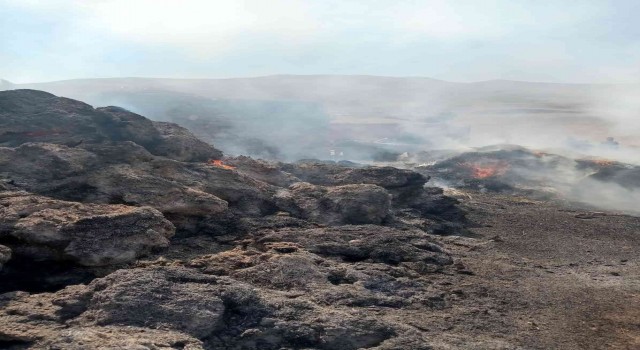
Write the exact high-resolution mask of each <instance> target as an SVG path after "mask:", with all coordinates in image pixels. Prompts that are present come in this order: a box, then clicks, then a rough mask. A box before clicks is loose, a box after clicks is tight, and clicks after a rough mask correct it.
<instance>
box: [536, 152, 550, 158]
mask: <svg viewBox="0 0 640 350" xmlns="http://www.w3.org/2000/svg"><path fill="white" fill-rule="evenodd" d="M533 155H534V156H535V157H536V158H542V157H544V156H548V155H549V153H546V152H542V151H534V152H533Z"/></svg>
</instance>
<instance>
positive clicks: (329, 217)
mask: <svg viewBox="0 0 640 350" xmlns="http://www.w3.org/2000/svg"><path fill="white" fill-rule="evenodd" d="M276 198H277V201H276V204H277V205H278V207H279V208H281V209H284V210H286V211H287V212H289V213H291V214H292V215H294V216H296V217H300V218H303V219H306V220H310V221H313V222H319V223H324V224H330V225H344V224H381V223H382V222H383V221H384V220H385V218H387V217H388V216H389V215H390V212H389V208H390V206H391V201H390V199H391V197H390V195H389V193H388V192H387V191H385V190H384V189H383V188H381V187H379V186H376V185H345V186H333V187H324V186H315V185H312V184H310V183H306V182H298V183H295V184H293V185H291V187H290V188H289V190H281V191H279V192H278V194H277V195H276Z"/></svg>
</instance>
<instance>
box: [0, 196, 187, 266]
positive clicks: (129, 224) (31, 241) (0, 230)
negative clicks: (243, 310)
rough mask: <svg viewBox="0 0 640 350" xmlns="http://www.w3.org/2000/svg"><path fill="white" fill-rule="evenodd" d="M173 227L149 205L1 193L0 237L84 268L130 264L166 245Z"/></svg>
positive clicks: (27, 252)
mask: <svg viewBox="0 0 640 350" xmlns="http://www.w3.org/2000/svg"><path fill="white" fill-rule="evenodd" d="M174 231H175V228H174V227H173V225H172V224H171V223H170V222H169V221H167V220H166V219H165V218H164V217H163V216H162V214H161V213H160V212H158V211H157V210H155V209H153V208H150V207H131V206H124V205H96V204H81V203H74V202H65V201H59V200H53V199H50V198H46V197H41V196H34V195H30V194H28V193H26V192H1V193H0V240H5V239H11V240H12V241H13V242H14V243H13V250H14V252H15V253H16V254H19V255H23V256H29V257H31V258H33V259H35V260H57V261H64V260H71V261H73V262H76V263H78V264H80V265H83V266H104V265H115V264H123V263H128V262H131V261H133V260H135V259H136V258H138V257H139V256H141V255H144V254H145V253H149V252H150V251H151V250H152V249H157V248H166V247H167V246H168V245H169V238H170V237H171V236H172V235H173V233H174Z"/></svg>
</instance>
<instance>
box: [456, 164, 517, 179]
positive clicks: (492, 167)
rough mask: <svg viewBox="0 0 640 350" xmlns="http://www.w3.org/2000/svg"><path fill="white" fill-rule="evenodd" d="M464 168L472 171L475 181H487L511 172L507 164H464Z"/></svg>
mask: <svg viewBox="0 0 640 350" xmlns="http://www.w3.org/2000/svg"><path fill="white" fill-rule="evenodd" d="M461 165H462V166H463V167H465V168H468V169H470V170H471V176H473V178H475V179H486V178H489V177H494V176H500V175H504V174H505V173H506V172H507V170H509V164H507V163H506V162H497V163H493V164H480V163H463V164H461Z"/></svg>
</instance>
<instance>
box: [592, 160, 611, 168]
mask: <svg viewBox="0 0 640 350" xmlns="http://www.w3.org/2000/svg"><path fill="white" fill-rule="evenodd" d="M592 162H593V164H595V165H598V166H602V167H607V166H612V165H615V164H616V162H615V161H613V160H610V159H593V160H592Z"/></svg>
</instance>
